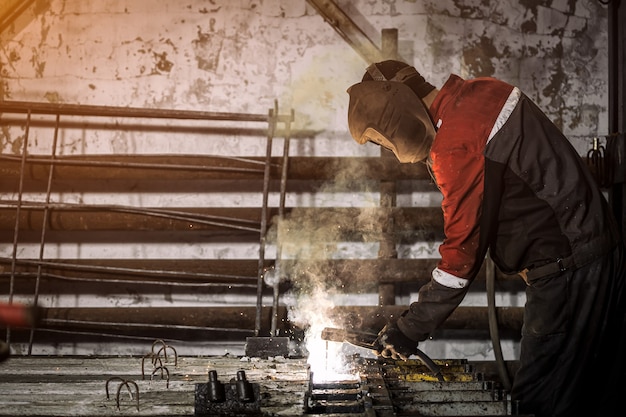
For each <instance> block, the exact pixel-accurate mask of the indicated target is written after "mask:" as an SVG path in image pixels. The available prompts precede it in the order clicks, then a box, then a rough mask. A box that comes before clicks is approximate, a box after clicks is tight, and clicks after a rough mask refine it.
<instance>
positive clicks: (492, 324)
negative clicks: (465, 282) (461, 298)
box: [485, 255, 511, 392]
mask: <svg viewBox="0 0 626 417" xmlns="http://www.w3.org/2000/svg"><path fill="white" fill-rule="evenodd" d="M485 267H486V268H485V273H486V277H485V281H486V285H487V312H488V318H489V335H490V336H491V344H492V345H493V354H494V356H495V358H496V364H497V366H498V373H499V374H500V379H501V380H502V385H504V389H505V390H506V391H509V392H510V391H511V380H510V378H509V372H508V370H507V368H506V364H505V362H504V357H503V355H502V345H501V344H500V331H499V330H498V316H497V314H496V290H495V281H496V270H495V268H496V267H495V265H494V263H493V260H492V259H491V257H490V256H489V255H487V258H486V259H485Z"/></svg>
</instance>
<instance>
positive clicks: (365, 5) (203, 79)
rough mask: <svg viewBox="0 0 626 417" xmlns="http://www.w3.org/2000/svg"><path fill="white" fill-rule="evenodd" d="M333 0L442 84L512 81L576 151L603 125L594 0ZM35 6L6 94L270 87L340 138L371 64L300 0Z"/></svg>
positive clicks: (38, 96)
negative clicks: (392, 35) (351, 98)
mask: <svg viewBox="0 0 626 417" xmlns="http://www.w3.org/2000/svg"><path fill="white" fill-rule="evenodd" d="M339 4H340V5H342V7H344V9H345V10H346V11H347V13H348V14H349V15H350V16H351V17H352V18H353V19H354V20H355V21H356V22H357V23H358V24H359V25H360V26H361V27H362V28H363V29H364V30H365V31H366V33H367V34H368V35H369V36H370V37H371V38H372V39H374V40H375V41H376V42H378V39H379V38H380V31H381V30H382V29H384V28H392V27H393V28H397V29H398V30H399V41H400V55H401V56H402V57H403V58H404V59H405V60H407V61H410V62H411V63H413V64H414V65H415V66H416V67H417V68H418V70H420V71H421V72H423V73H424V75H425V76H426V77H427V78H428V79H429V80H431V82H432V83H433V84H435V85H438V86H439V85H441V84H442V83H443V82H444V81H445V79H446V78H447V76H448V74H449V73H450V72H454V73H457V74H459V75H461V76H463V77H475V76H494V77H499V78H502V79H504V80H505V81H508V82H510V83H513V84H515V85H518V86H519V87H521V88H522V89H523V90H524V91H525V92H526V93H527V94H528V95H529V96H530V97H532V98H533V99H534V100H536V101H537V103H538V104H539V105H540V106H541V107H542V108H544V109H545V110H546V112H547V113H548V115H549V116H550V117H551V118H552V119H553V120H554V121H555V122H556V123H557V124H558V125H559V126H560V127H562V129H563V130H564V132H565V133H566V135H567V136H568V137H570V138H571V140H572V142H573V143H574V144H575V145H576V146H577V148H578V149H579V150H580V151H581V153H582V152H583V151H584V150H585V149H586V147H587V146H588V145H589V143H588V142H589V140H588V139H589V137H593V136H595V135H602V134H606V133H607V110H606V109H607V100H608V95H607V76H608V75H607V43H608V42H607V30H606V27H607V18H606V14H607V12H606V8H605V7H604V6H603V5H602V4H601V3H600V2H599V1H598V0H576V1H575V0H526V1H523V2H517V1H512V0H505V1H486V0H484V1H478V0H474V1H467V0H466V1H461V0H456V1H454V0H446V1H440V0H437V1H432V0H425V1H418V0H413V1H406V0H394V1H371V0H369V1H365V0H359V1H349V2H348V1H343V2H339ZM27 13H30V14H31V19H30V23H29V24H28V25H25V26H20V27H11V28H9V29H7V30H6V31H5V32H4V33H2V34H1V47H0V74H1V75H2V81H1V86H0V97H1V98H4V99H10V100H31V101H49V102H64V103H79V104H98V105H114V106H135V107H149V108H175V109H193V110H200V109H201V110H210V111H229V112H250V113H264V112H266V110H267V109H268V108H271V107H273V101H274V100H275V99H276V100H278V103H279V106H280V108H285V109H289V108H293V109H295V111H296V115H297V117H296V126H297V127H298V128H302V129H312V130H315V131H322V132H339V133H338V134H339V135H340V136H342V137H345V136H346V133H345V131H346V126H345V108H346V105H347V95H346V93H345V90H346V88H347V87H348V86H350V85H351V84H352V83H354V82H355V81H357V80H358V79H359V78H360V76H361V74H362V72H363V68H364V66H365V64H366V63H365V62H364V61H363V60H362V59H361V58H360V57H359V56H358V55H357V54H356V53H355V52H354V51H353V50H352V49H351V48H350V47H349V46H348V45H347V44H346V43H345V42H344V41H343V40H342V39H341V38H340V37H339V36H338V35H337V33H336V32H335V31H334V30H333V29H332V28H331V27H330V25H329V24H327V23H326V22H324V20H323V19H322V18H321V17H320V16H319V15H317V14H316V12H315V11H314V10H313V9H312V8H311V7H310V6H308V5H307V3H306V2H305V1H304V0H294V1H288V0H265V1H263V0H256V1H244V0H239V1H219V0H218V1H199V0H189V1H186V2H177V1H166V0H145V1H132V0H105V1H98V2H94V1H88V2H85V1H80V0H39V1H37V2H35V6H34V7H33V8H32V9H31V10H29V11H28V12H27ZM322 136H323V135H322ZM10 141H11V138H9V137H6V134H5V135H3V137H2V148H3V151H7V150H8V148H9V142H10ZM353 149H355V150H354V152H357V149H358V148H357V147H353Z"/></svg>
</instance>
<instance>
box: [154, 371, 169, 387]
mask: <svg viewBox="0 0 626 417" xmlns="http://www.w3.org/2000/svg"><path fill="white" fill-rule="evenodd" d="M158 370H161V379H163V371H165V373H166V374H167V378H166V383H165V388H169V387H170V371H169V369H167V367H165V366H159V367H157V368H154V370H153V371H152V375H150V381H152V377H153V376H154V374H156V372H157V371H158Z"/></svg>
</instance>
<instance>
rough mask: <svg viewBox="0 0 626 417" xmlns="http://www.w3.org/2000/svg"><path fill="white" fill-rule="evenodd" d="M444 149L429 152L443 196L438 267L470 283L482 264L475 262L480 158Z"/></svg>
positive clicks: (468, 149)
mask: <svg viewBox="0 0 626 417" xmlns="http://www.w3.org/2000/svg"><path fill="white" fill-rule="evenodd" d="M438 135H439V133H438ZM466 137H467V136H466ZM436 142H440V141H436ZM444 148H445V149H443V150H439V149H437V148H435V147H434V146H433V150H432V151H431V153H432V158H433V174H434V175H435V178H436V180H437V185H438V186H439V189H440V190H441V193H442V195H443V202H442V204H441V208H442V209H443V219H444V233H445V239H444V241H443V243H442V244H441V246H440V247H439V253H440V254H441V261H440V262H439V264H438V265H437V267H438V268H439V269H441V270H443V271H445V272H448V273H450V274H452V275H454V276H456V277H459V278H465V279H470V280H471V279H473V278H474V276H475V271H477V270H478V269H479V268H480V265H481V264H482V259H477V256H479V254H478V253H477V251H478V243H479V238H480V230H479V227H478V224H479V220H480V213H481V206H482V199H483V183H484V160H483V155H482V152H481V151H479V150H478V149H475V147H472V146H467V145H466V144H458V145H454V144H451V143H447V144H446V146H445V147H444ZM482 256H484V254H482Z"/></svg>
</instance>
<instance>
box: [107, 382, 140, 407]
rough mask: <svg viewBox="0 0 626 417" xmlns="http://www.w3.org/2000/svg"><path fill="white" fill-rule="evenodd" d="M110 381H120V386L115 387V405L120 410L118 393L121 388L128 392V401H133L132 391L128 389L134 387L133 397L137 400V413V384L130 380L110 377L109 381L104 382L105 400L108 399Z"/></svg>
mask: <svg viewBox="0 0 626 417" xmlns="http://www.w3.org/2000/svg"><path fill="white" fill-rule="evenodd" d="M111 381H120V385H119V386H118V387H117V394H116V395H115V403H116V404H117V409H118V410H119V409H120V393H121V391H122V387H124V386H125V387H126V389H127V390H128V394H129V395H130V399H131V400H132V399H133V391H132V389H131V388H130V386H131V385H132V386H133V387H135V393H136V395H135V397H136V399H137V411H139V386H138V385H137V383H136V382H135V381H131V380H127V379H124V378H121V377H119V376H114V377H111V378H109V379H107V382H106V386H105V390H106V394H107V400H108V399H110V396H109V382H111Z"/></svg>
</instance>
